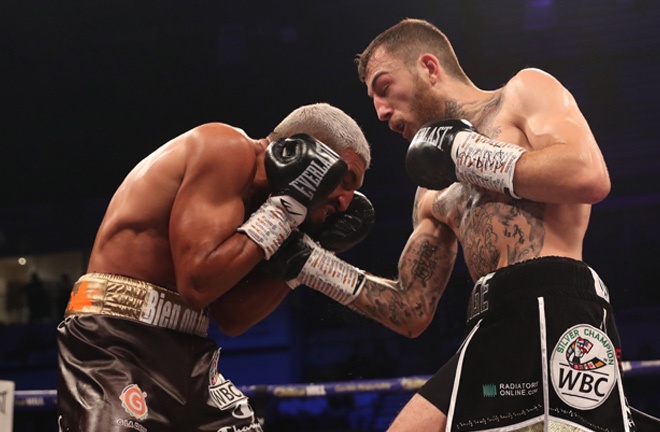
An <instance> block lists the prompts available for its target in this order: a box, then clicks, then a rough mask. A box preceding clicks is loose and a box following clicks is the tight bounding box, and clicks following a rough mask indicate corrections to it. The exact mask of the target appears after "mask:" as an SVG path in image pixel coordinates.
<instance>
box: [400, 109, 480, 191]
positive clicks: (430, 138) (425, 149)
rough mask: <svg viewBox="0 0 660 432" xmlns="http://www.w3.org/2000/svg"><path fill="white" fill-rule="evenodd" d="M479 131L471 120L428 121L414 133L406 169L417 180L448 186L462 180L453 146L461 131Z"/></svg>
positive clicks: (425, 184)
mask: <svg viewBox="0 0 660 432" xmlns="http://www.w3.org/2000/svg"><path fill="white" fill-rule="evenodd" d="M472 132H476V130H475V129H474V127H473V126H472V125H471V124H470V123H469V122H468V121H467V120H458V119H450V120H439V121H434V122H430V123H427V124H426V125H424V126H423V127H422V128H421V129H420V130H419V131H418V132H417V133H416V134H415V136H414V137H413V139H412V141H411V142H410V146H409V147H408V152H407V154H406V171H407V172H408V175H409V176H410V178H411V179H412V181H413V182H415V184H417V185H418V186H421V187H424V188H427V189H436V190H440V189H444V188H446V187H448V186H450V185H451V184H452V183H455V182H457V181H458V179H457V177H456V163H455V159H454V156H453V155H452V150H453V147H454V144H455V141H456V138H457V137H458V135H459V134H470V133H472Z"/></svg>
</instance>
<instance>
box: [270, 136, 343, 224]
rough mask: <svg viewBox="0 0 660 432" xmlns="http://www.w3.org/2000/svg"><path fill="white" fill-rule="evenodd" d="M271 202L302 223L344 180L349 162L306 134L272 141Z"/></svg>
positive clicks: (292, 218) (296, 221) (295, 221)
mask: <svg viewBox="0 0 660 432" xmlns="http://www.w3.org/2000/svg"><path fill="white" fill-rule="evenodd" d="M265 167H266V176H267V177H268V182H269V183H270V186H271V190H272V194H271V197H270V199H269V200H270V201H271V202H272V203H273V204H274V205H276V206H278V207H280V208H282V209H283V210H284V211H285V212H286V213H288V215H289V216H290V218H291V220H292V221H293V225H294V226H297V225H300V224H301V223H302V222H303V221H304V220H305V217H306V216H307V211H308V210H309V208H310V207H312V206H314V205H315V204H317V203H318V202H320V201H322V200H323V199H325V198H327V196H328V195H330V193H331V192H332V191H333V190H334V189H335V188H336V187H337V186H338V185H339V184H340V183H341V181H342V179H343V178H344V175H345V174H346V172H347V171H348V165H347V164H346V162H344V161H343V160H342V159H341V157H339V155H338V154H337V153H335V152H334V151H333V150H332V149H331V148H330V147H328V146H326V145H325V144H323V143H322V142H320V141H318V140H317V139H315V138H313V137H311V136H309V135H307V134H297V135H293V136H291V137H289V138H284V139H279V140H276V141H273V142H272V143H270V145H269V146H268V148H267V149H266V155H265Z"/></svg>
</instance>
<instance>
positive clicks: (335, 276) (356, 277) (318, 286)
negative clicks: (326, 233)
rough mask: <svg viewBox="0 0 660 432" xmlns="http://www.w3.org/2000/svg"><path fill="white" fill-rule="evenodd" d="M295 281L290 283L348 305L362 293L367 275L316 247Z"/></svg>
mask: <svg viewBox="0 0 660 432" xmlns="http://www.w3.org/2000/svg"><path fill="white" fill-rule="evenodd" d="M294 281H295V282H294ZM294 281H290V282H292V283H296V282H297V283H300V284H303V285H307V286H308V287H310V288H313V289H315V290H317V291H320V292H322V293H323V294H325V295H327V296H328V297H330V298H332V299H333V300H335V301H337V302H339V303H341V304H343V305H347V304H349V303H351V302H352V301H353V300H354V299H355V298H356V297H357V296H358V295H359V294H360V291H362V288H363V287H364V283H365V282H366V275H365V273H364V272H363V271H362V270H360V269H358V268H356V267H354V266H352V265H350V264H348V263H347V262H346V261H342V260H341V259H339V258H337V257H336V256H335V255H334V254H332V253H331V252H328V251H326V250H325V249H323V248H320V247H316V248H314V250H313V251H312V254H311V255H310V257H309V259H308V260H307V262H305V266H304V267H303V269H302V271H301V272H300V274H299V275H298V277H297V278H296V279H295V280H294Z"/></svg>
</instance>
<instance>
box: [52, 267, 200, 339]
mask: <svg viewBox="0 0 660 432" xmlns="http://www.w3.org/2000/svg"><path fill="white" fill-rule="evenodd" d="M64 315H65V316H75V315H107V316H113V317H120V318H125V319H129V320H132V321H136V322H140V323H143V324H150V325H154V326H157V327H162V328H168V329H172V330H176V331H179V332H182V333H187V334H192V335H197V336H206V335H207V333H208V327H209V315H208V311H207V310H206V309H196V308H192V307H190V306H188V305H186V304H185V303H184V302H183V300H182V299H181V296H180V295H179V293H177V292H175V291H171V290H168V289H166V288H163V287H160V286H157V285H153V284H150V283H147V282H144V281H140V280H136V279H131V278H128V277H125V276H118V275H112V274H106V273H88V274H85V275H83V276H82V277H80V279H78V281H77V282H76V283H75V284H74V286H73V289H72V291H71V298H70V300H69V303H68V305H67V308H66V311H65V312H64Z"/></svg>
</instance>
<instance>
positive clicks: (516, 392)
mask: <svg viewBox="0 0 660 432" xmlns="http://www.w3.org/2000/svg"><path fill="white" fill-rule="evenodd" d="M620 346H621V344H620V340H619V334H618V331H617V329H616V326H615V322H614V315H613V313H612V307H611V305H610V303H609V294H608V291H607V288H606V286H605V285H604V284H603V282H602V281H601V279H600V278H599V277H598V275H597V274H596V273H595V272H594V271H593V270H592V269H591V268H590V267H588V266H587V265H586V264H584V263H582V262H579V261H575V260H572V259H567V258H560V257H543V258H536V259H533V260H529V261H525V262H521V263H518V264H514V265H511V266H508V267H505V268H502V269H499V270H497V271H496V272H493V273H490V274H488V275H486V276H484V277H482V278H481V279H479V280H478V281H477V283H476V284H475V286H474V289H473V291H472V296H471V298H470V302H469V307H468V314H467V330H466V337H465V339H464V341H463V343H462V345H461V347H460V348H459V350H458V352H457V353H456V354H455V355H454V357H452V358H451V359H450V360H449V361H448V362H447V363H446V364H445V365H444V366H443V367H442V368H441V369H440V370H439V371H438V372H436V374H435V375H433V376H432V377H431V378H430V379H429V380H428V381H427V383H426V384H425V385H424V386H423V387H422V388H421V389H420V390H419V394H420V395H421V396H423V397H424V398H426V399H427V400H428V401H429V402H431V403H432V404H433V405H435V406H436V407H437V408H438V409H440V410H441V411H442V412H443V413H445V414H446V415H447V429H446V430H447V431H486V430H487V431H518V430H523V429H525V428H530V430H537V428H539V427H541V425H549V429H545V430H552V431H574V430H575V431H594V432H622V431H624V432H628V431H635V430H636V429H635V426H634V422H633V420H632V417H631V413H630V409H629V407H628V405H627V402H626V399H625V396H624V392H623V386H622V381H621V371H620V367H619V364H620ZM525 430H527V429H525ZM539 430H544V429H543V428H541V429H539Z"/></svg>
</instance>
